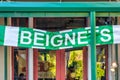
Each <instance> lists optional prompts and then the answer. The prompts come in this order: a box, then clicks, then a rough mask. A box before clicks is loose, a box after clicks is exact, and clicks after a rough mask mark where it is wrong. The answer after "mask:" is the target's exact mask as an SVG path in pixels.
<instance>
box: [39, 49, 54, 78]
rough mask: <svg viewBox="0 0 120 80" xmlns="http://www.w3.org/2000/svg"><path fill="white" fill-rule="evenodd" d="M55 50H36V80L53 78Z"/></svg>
mask: <svg viewBox="0 0 120 80" xmlns="http://www.w3.org/2000/svg"><path fill="white" fill-rule="evenodd" d="M55 77H56V51H41V50H38V80H55Z"/></svg>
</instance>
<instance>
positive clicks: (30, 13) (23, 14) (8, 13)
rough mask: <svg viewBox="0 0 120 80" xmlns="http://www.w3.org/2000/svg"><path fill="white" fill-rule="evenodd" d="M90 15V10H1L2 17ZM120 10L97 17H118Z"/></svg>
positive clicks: (97, 14) (103, 13)
mask: <svg viewBox="0 0 120 80" xmlns="http://www.w3.org/2000/svg"><path fill="white" fill-rule="evenodd" d="M3 15H4V17H89V12H36V13H34V12H7V13H6V12H0V17H3ZM118 16H120V12H96V17H118Z"/></svg>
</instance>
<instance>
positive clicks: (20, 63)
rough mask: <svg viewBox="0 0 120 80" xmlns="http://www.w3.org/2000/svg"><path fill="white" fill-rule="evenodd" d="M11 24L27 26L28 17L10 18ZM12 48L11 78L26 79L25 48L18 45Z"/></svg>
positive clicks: (14, 79)
mask: <svg viewBox="0 0 120 80" xmlns="http://www.w3.org/2000/svg"><path fill="white" fill-rule="evenodd" d="M12 26H16V27H28V18H12ZM12 49H13V51H12V64H13V68H12V71H13V74H12V80H19V78H23V79H24V80H27V75H28V73H27V57H28V56H27V49H25V48H18V47H12ZM20 80H21V79H20Z"/></svg>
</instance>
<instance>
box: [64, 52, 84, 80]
mask: <svg viewBox="0 0 120 80" xmlns="http://www.w3.org/2000/svg"><path fill="white" fill-rule="evenodd" d="M66 63H67V64H66V66H67V67H66V72H67V73H66V74H67V75H66V77H67V80H83V50H73V51H69V52H66Z"/></svg>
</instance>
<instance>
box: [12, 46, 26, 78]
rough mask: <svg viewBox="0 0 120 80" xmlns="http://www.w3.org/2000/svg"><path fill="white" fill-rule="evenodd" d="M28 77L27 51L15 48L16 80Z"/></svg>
mask: <svg viewBox="0 0 120 80" xmlns="http://www.w3.org/2000/svg"><path fill="white" fill-rule="evenodd" d="M25 76H26V49H19V48H14V80H18V79H20V78H23V79H24V80H25Z"/></svg>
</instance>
